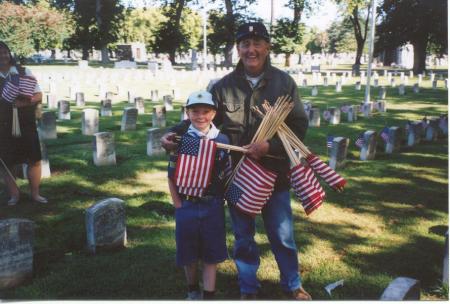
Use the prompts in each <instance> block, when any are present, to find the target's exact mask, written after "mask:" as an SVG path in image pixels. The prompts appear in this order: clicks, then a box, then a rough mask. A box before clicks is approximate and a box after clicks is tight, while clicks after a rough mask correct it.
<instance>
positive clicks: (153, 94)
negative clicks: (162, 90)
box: [150, 90, 159, 101]
mask: <svg viewBox="0 0 450 304" xmlns="http://www.w3.org/2000/svg"><path fill="white" fill-rule="evenodd" d="M150 99H151V100H152V101H158V100H159V92H158V90H151V91H150Z"/></svg>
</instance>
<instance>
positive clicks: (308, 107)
mask: <svg viewBox="0 0 450 304" xmlns="http://www.w3.org/2000/svg"><path fill="white" fill-rule="evenodd" d="M311 108H312V103H311V102H310V101H306V100H304V101H303V109H304V110H305V113H306V115H307V116H308V117H309V112H310V111H311Z"/></svg>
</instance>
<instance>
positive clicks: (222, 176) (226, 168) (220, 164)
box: [167, 133, 231, 196]
mask: <svg viewBox="0 0 450 304" xmlns="http://www.w3.org/2000/svg"><path fill="white" fill-rule="evenodd" d="M185 135H187V136H196V135H192V134H188V133H186V134H185ZM212 140H213V141H215V142H216V143H221V144H229V143H230V141H229V139H228V137H227V136H226V135H225V134H222V133H219V134H218V135H217V137H216V138H214V139H212ZM177 159H178V153H172V154H171V155H170V158H169V165H168V167H167V172H168V178H170V179H172V178H173V177H174V175H175V170H176V166H177ZM230 173H231V158H230V154H229V153H228V151H227V150H224V149H220V148H217V149H216V156H215V159H214V166H213V169H212V173H211V183H210V184H209V186H208V188H207V190H206V192H205V194H204V195H205V196H207V195H214V196H223V194H224V191H225V182H226V181H227V177H228V174H230Z"/></svg>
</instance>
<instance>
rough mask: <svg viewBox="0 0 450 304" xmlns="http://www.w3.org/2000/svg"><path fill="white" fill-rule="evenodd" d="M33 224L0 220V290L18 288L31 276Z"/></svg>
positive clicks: (24, 221)
mask: <svg viewBox="0 0 450 304" xmlns="http://www.w3.org/2000/svg"><path fill="white" fill-rule="evenodd" d="M33 240H34V223H33V222H32V221H30V220H26V219H18V218H11V219H6V220H0V248H1V250H0V290H1V289H7V288H13V287H16V286H19V285H20V284H22V283H23V282H25V281H26V280H28V279H30V278H31V277H32V274H33Z"/></svg>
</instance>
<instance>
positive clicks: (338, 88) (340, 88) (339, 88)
mask: <svg viewBox="0 0 450 304" xmlns="http://www.w3.org/2000/svg"><path fill="white" fill-rule="evenodd" d="M340 92H342V83H341V82H340V81H337V82H336V93H340Z"/></svg>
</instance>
